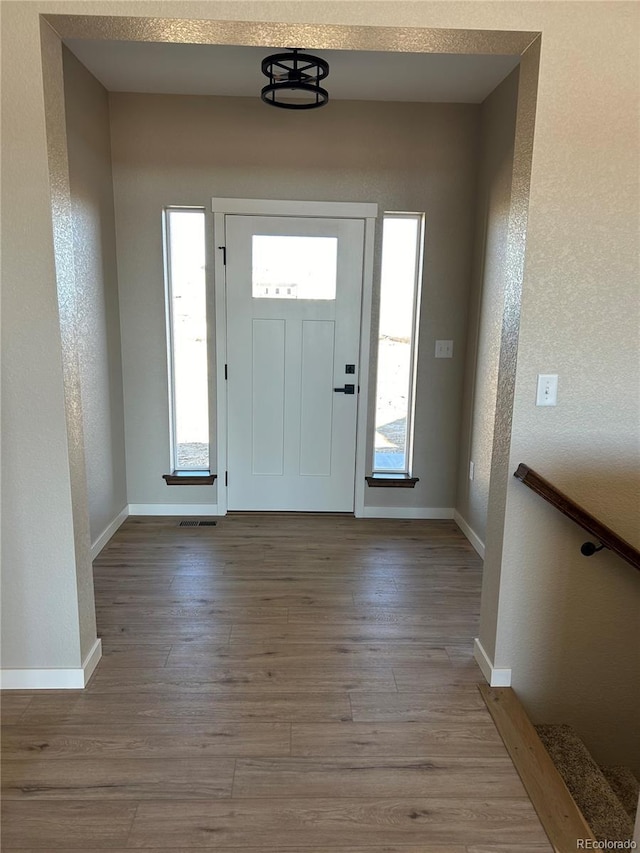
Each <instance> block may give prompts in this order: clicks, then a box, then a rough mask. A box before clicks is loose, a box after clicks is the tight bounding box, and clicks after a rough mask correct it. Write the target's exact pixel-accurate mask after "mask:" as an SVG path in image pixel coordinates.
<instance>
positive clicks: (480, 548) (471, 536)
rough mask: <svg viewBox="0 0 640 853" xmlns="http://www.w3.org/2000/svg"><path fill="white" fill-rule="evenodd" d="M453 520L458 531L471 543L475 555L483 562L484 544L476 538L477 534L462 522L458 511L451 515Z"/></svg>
mask: <svg viewBox="0 0 640 853" xmlns="http://www.w3.org/2000/svg"><path fill="white" fill-rule="evenodd" d="M453 520H454V521H455V523H456V524H457V525H458V527H459V528H460V530H462V532H463V533H464V535H465V536H466V537H467V539H468V540H469V542H471V544H472V545H473V547H474V548H475V550H476V551H477V553H478V554H479V555H480V556H481V557H482V559H483V560H484V542H483V541H482V539H481V538H480V537H479V536H478V534H477V533H476V532H475V530H473V529H472V528H471V527H469V525H468V524H467V522H466V521H465V520H464V518H463V517H462V516H461V515H460V513H459V512H458V510H455V512H454V513H453Z"/></svg>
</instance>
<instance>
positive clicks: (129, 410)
mask: <svg viewBox="0 0 640 853" xmlns="http://www.w3.org/2000/svg"><path fill="white" fill-rule="evenodd" d="M110 103H111V120H112V149H113V170H114V187H115V200H116V224H117V237H118V276H119V283H120V305H121V310H122V347H123V367H124V389H125V421H126V447H127V482H128V488H129V502H130V503H133V504H139V503H141V504H162V503H177V502H180V503H187V502H193V503H207V502H211V503H215V487H213V488H211V489H207V488H204V487H199V488H198V489H193V488H189V487H184V488H182V489H180V488H179V487H171V489H170V490H169V491H167V487H166V486H165V484H164V482H163V481H162V479H161V475H162V474H163V473H166V471H167V468H168V464H169V443H168V442H169V437H168V415H167V369H166V355H165V348H166V338H165V321H164V291H163V272H162V234H161V218H160V216H161V211H162V208H163V206H165V205H167V204H185V205H201V206H203V207H205V208H206V209H210V199H211V196H214V195H215V196H223V197H225V196H230V197H239V198H243V197H244V198H290V199H304V200H307V199H308V200H329V201H373V202H377V203H378V204H379V206H380V210H381V211H384V210H416V211H426V214H427V216H426V235H427V236H426V250H425V270H424V289H423V299H422V317H421V331H420V351H419V352H420V356H419V364H418V394H417V407H416V428H415V446H416V450H415V458H414V463H415V464H414V474H415V476H418V477H420V483H419V484H418V487H417V488H416V489H415V490H406V489H403V490H397V489H390V490H383V489H375V490H371V491H370V492H369V493H368V494H367V503H368V504H370V505H385V504H386V505H392V506H393V505H401V506H402V505H405V506H411V507H412V506H415V507H453V506H454V498H455V489H456V465H457V454H458V428H459V420H460V403H461V392H462V381H463V368H464V339H465V334H466V308H467V298H468V282H469V270H470V265H471V243H472V227H473V218H474V192H475V180H476V158H477V151H476V143H477V128H478V117H479V107H478V106H476V105H467V104H456V105H452V104H400V103H373V102H332V103H331V104H330V105H329V106H328V107H326V108H325V109H323V110H319V111H317V112H313V113H309V114H302V115H298V114H290V113H288V112H285V111H279V110H271V109H269V108H268V107H266V106H265V105H264V104H262V103H261V102H260V101H259V100H258V99H255V98H213V97H212V98H207V97H180V96H165V95H132V94H117V93H112V94H111V95H110ZM208 216H209V221H210V220H211V214H210V213H209V214H208ZM379 230H380V229H379ZM378 250H379V246H378ZM378 254H379V251H378ZM374 302H376V300H375V299H374ZM376 304H377V302H376ZM373 329H374V335H375V334H377V316H374V322H373ZM436 338H446V339H449V338H451V339H454V340H455V351H454V352H455V357H454V358H453V359H452V360H443V359H437V360H436V359H435V358H434V346H435V340H436ZM374 352H375V349H374ZM370 367H371V372H372V375H373V365H371V366H370ZM374 387H375V386H374V385H373V383H372V385H371V392H372V396H373V391H374ZM372 404H373V400H372ZM372 414H373V412H371V416H372ZM370 423H372V420H371V421H370ZM371 431H372V430H370V432H371ZM183 493H184V494H183ZM205 495H206V497H205Z"/></svg>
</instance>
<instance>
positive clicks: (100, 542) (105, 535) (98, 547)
mask: <svg viewBox="0 0 640 853" xmlns="http://www.w3.org/2000/svg"><path fill="white" fill-rule="evenodd" d="M128 517H129V507H128V506H125V507H124V509H122V510H120V512H119V513H118V514H117V515H116V517H115V518H114V519H113V521H112V522H111V524H108V525H107V526H106V527H105V529H104V530H103V531H102V533H101V534H100V536H98V538H97V539H96V541H95V542H94V543H93V544H92V546H91V559H92V560H95V558H96V557H97V556H98V554H99V553H100V551H102V549H103V548H104V546H105V545H106V544H107V542H108V541H109V539H111V537H112V536H113V534H114V533H115V532H116V531H117V529H118V528H119V527H120V526H121V525H122V524H123V523H124V522H125V521H126V520H127V518H128Z"/></svg>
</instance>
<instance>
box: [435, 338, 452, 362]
mask: <svg viewBox="0 0 640 853" xmlns="http://www.w3.org/2000/svg"><path fill="white" fill-rule="evenodd" d="M436 358H453V341H436Z"/></svg>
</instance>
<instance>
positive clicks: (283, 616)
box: [96, 602, 289, 628]
mask: <svg viewBox="0 0 640 853" xmlns="http://www.w3.org/2000/svg"><path fill="white" fill-rule="evenodd" d="M288 612H289V611H288V608H287V607H274V606H273V605H272V604H270V605H269V606H262V607H260V606H258V607H242V606H241V607H237V606H236V607H234V606H233V605H231V606H226V607H221V606H219V607H216V606H213V605H200V604H197V603H192V604H190V603H189V602H187V603H184V602H183V603H181V604H170V605H148V604H147V605H131V604H127V605H121V606H119V607H114V606H112V605H109V606H101V607H97V608H96V619H97V621H98V625H99V627H100V628H103V627H105V626H108V625H113V624H116V625H117V624H122V623H123V622H127V623H129V622H133V623H136V622H138V621H142V622H144V623H148V622H149V621H152V622H154V621H155V620H163V621H164V620H166V622H167V623H169V622H170V621H173V620H176V622H178V623H180V622H181V621H182V620H185V619H186V620H189V621H194V622H200V621H201V620H207V621H211V622H212V623H213V624H215V625H221V624H224V625H228V624H231V623H238V624H242V623H243V622H249V623H252V622H258V623H260V622H269V623H270V622H276V623H281V622H286V621H287V617H288Z"/></svg>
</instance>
